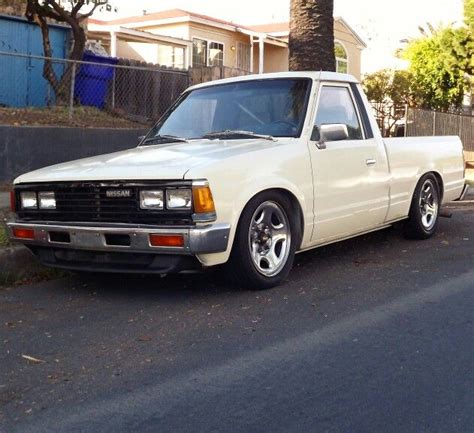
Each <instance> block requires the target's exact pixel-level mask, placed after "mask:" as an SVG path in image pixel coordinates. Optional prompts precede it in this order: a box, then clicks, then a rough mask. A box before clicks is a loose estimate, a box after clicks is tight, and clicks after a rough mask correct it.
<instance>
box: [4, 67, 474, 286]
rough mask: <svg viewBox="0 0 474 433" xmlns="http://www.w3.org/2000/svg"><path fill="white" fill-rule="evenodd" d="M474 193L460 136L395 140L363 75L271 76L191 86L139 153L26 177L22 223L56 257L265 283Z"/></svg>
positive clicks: (13, 227) (15, 227)
mask: <svg viewBox="0 0 474 433" xmlns="http://www.w3.org/2000/svg"><path fill="white" fill-rule="evenodd" d="M465 191H466V186H465V181H464V161H463V151H462V144H461V141H460V140H459V138H458V137H425V138H420V137H416V138H392V139H382V137H381V136H380V133H379V130H378V128H377V124H376V122H375V120H374V118H373V116H372V113H371V110H370V108H369V105H368V103H367V100H366V98H365V95H364V94H363V92H362V90H361V87H360V85H359V84H358V82H357V81H356V80H355V79H354V78H353V77H352V76H349V75H344V74H336V73H330V72H293V73H291V72H290V73H278V74H266V75H258V76H246V77H239V78H232V79H227V80H221V81H215V82H212V83H205V84H201V85H198V86H194V87H191V88H190V89H188V90H187V91H186V92H184V93H183V95H182V96H181V97H180V98H179V100H178V101H177V103H176V104H175V105H174V106H173V107H171V108H170V110H169V111H168V112H167V113H166V114H165V115H164V116H163V118H162V119H160V120H159V122H158V123H157V124H156V125H155V126H154V127H153V128H152V129H151V130H150V132H149V133H148V134H147V135H146V136H145V137H143V138H142V139H141V141H140V143H139V145H138V147H136V148H133V149H130V150H127V151H123V152H117V153H112V154H109V155H102V156H97V157H93V158H87V159H82V160H79V161H73V162H69V163H64V164H59V165H55V166H52V167H48V168H43V169H40V170H37V171H33V172H31V173H28V174H25V175H23V176H20V177H19V178H17V179H16V180H15V182H14V192H13V193H12V206H13V209H14V211H15V213H16V218H15V221H14V222H11V223H10V224H9V231H10V235H11V237H12V239H14V240H17V241H20V242H22V243H24V244H25V245H27V246H28V247H29V248H30V249H31V250H32V251H33V252H34V253H35V254H36V255H37V256H38V258H39V259H40V260H41V262H42V263H44V264H46V265H49V266H54V267H59V268H66V269H73V270H74V269H75V270H89V271H107V272H115V271H116V272H140V273H147V272H148V273H150V272H151V273H163V274H165V273H170V272H183V271H186V272H188V271H196V270H201V269H204V268H208V267H211V266H216V265H223V264H225V265H226V266H227V267H228V273H229V274H231V275H234V276H235V277H236V279H237V281H238V282H239V283H240V284H241V285H242V286H244V287H248V288H256V289H262V288H269V287H272V286H275V285H277V284H279V283H280V282H281V281H282V280H283V279H284V278H285V277H286V276H287V275H288V273H289V272H290V269H291V267H292V264H293V259H294V255H295V253H297V252H301V251H305V250H308V249H311V248H315V247H318V246H321V245H325V244H329V243H331V242H336V241H340V240H343V239H347V238H350V237H353V236H357V235H360V234H363V233H367V232H370V231H374V230H378V229H382V228H384V227H388V226H390V225H391V224H394V223H395V222H397V221H401V220H406V221H405V232H406V235H407V236H409V237H412V238H418V239H424V238H428V237H429V236H431V235H432V234H433V233H434V232H435V230H436V225H437V221H438V217H439V215H440V207H441V205H442V204H443V202H447V201H451V200H456V199H460V198H461V197H462V195H463V194H464V193H465Z"/></svg>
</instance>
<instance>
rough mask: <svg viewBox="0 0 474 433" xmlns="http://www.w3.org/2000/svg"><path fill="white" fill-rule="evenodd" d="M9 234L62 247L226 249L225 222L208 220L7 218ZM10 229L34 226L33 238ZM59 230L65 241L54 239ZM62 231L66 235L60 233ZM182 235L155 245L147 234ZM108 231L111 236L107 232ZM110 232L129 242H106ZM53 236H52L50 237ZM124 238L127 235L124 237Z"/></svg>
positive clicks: (35, 243) (187, 251) (190, 252)
mask: <svg viewBox="0 0 474 433" xmlns="http://www.w3.org/2000/svg"><path fill="white" fill-rule="evenodd" d="M7 226H8V230H9V235H10V238H11V239H12V240H13V241H18V242H21V243H23V244H25V245H27V246H38V247H50V248H66V249H73V250H89V251H101V252H109V251H110V252H128V253H133V252H136V253H152V254H153V253H156V254H181V255H183V254H184V255H197V254H210V253H219V252H223V251H226V249H227V244H228V240H229V233H230V225H229V224H208V225H203V226H196V227H184V228H183V227H181V228H173V227H169V228H168V227H166V228H162V227H150V228H147V227H136V226H124V225H120V226H110V225H108V226H103V227H102V226H100V227H86V226H82V225H81V226H71V225H60V224H52V223H50V224H46V223H22V222H10V223H8V224H7ZM13 229H30V230H34V234H35V239H34V240H29V239H19V238H15V236H14V234H13ZM58 233H60V234H61V235H62V237H63V238H64V237H66V238H68V239H69V241H68V242H58V241H57V240H54V238H57V237H58V236H55V234H56V235H57V234H58ZM64 234H66V236H64ZM151 234H160V235H182V236H183V238H184V246H182V247H155V246H152V245H151V244H150V235H151ZM110 235H112V236H110ZM113 235H123V236H125V237H127V236H128V237H129V245H116V244H114V243H113V242H112V243H111V242H110V239H111V238H113ZM52 238H53V239H52ZM127 239H128V238H127Z"/></svg>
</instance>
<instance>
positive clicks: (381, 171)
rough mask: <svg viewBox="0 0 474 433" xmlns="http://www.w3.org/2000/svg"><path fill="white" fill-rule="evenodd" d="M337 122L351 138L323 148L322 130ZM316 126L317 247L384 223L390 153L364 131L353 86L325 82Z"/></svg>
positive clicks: (311, 147)
mask: <svg viewBox="0 0 474 433" xmlns="http://www.w3.org/2000/svg"><path fill="white" fill-rule="evenodd" d="M355 90H357V89H355ZM332 124H343V125H346V126H347V132H348V137H347V139H344V140H341V141H327V142H326V143H324V145H320V146H318V141H319V140H320V137H319V128H320V127H321V125H332ZM314 126H315V128H314V133H313V135H312V137H311V140H310V142H309V151H310V155H311V163H312V169H313V184H314V191H315V193H314V229H313V235H312V243H314V244H321V243H326V242H330V241H332V240H336V239H338V238H344V237H349V236H351V235H355V234H357V233H360V232H364V231H367V230H370V229H372V228H375V227H377V226H380V225H382V224H383V222H384V219H385V216H386V213H387V209H388V195H389V194H388V187H389V186H388V185H389V182H388V179H387V170H388V166H387V160H386V155H385V150H384V149H380V147H381V146H379V144H378V142H377V140H376V139H375V138H373V137H370V136H369V135H373V134H368V133H367V131H366V130H365V129H364V128H363V126H362V121H361V116H360V114H359V112H358V106H357V104H356V103H355V98H354V94H353V91H352V88H351V86H350V85H349V84H346V83H322V84H321V87H320V92H319V101H318V104H317V110H316V116H315V120H314Z"/></svg>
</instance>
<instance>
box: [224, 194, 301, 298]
mask: <svg viewBox="0 0 474 433" xmlns="http://www.w3.org/2000/svg"><path fill="white" fill-rule="evenodd" d="M294 213H295V211H294V210H293V214H292V207H291V202H290V200H289V199H288V198H287V197H286V196H285V195H283V194H281V193H279V192H277V191H268V192H264V193H262V194H259V195H258V196H256V197H254V198H253V199H252V200H251V201H250V202H249V203H248V204H247V206H246V207H245V209H244V211H243V212H242V216H241V218H240V221H239V225H238V227H237V233H236V237H235V240H234V246H233V248H232V253H231V257H230V260H229V262H228V264H227V268H228V270H229V274H230V275H231V276H232V277H233V279H234V282H236V283H237V284H238V285H239V286H241V287H243V288H250V289H255V290H259V289H269V288H271V287H274V286H276V285H278V284H280V283H281V282H282V281H283V279H284V278H285V277H286V276H287V275H288V274H289V272H290V270H291V267H292V265H293V260H294V255H295V250H296V245H297V242H298V239H299V232H300V230H298V228H297V224H296V223H295V222H296V221H297V220H298V219H297V218H296V216H297V215H294Z"/></svg>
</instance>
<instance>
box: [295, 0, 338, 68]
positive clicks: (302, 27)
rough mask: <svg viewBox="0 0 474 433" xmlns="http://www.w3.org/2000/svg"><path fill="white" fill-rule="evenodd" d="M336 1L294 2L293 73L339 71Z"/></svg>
mask: <svg viewBox="0 0 474 433" xmlns="http://www.w3.org/2000/svg"><path fill="white" fill-rule="evenodd" d="M333 11H334V0H291V6H290V13H291V18H290V39H289V49H290V58H289V67H290V71H336V58H335V55H334V18H333Z"/></svg>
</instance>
